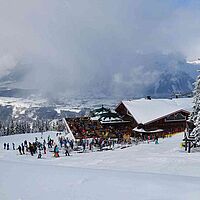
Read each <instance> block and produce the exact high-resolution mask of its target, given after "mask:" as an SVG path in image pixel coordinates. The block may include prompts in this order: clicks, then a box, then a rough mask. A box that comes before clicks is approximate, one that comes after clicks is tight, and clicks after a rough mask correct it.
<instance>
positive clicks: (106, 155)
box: [0, 132, 200, 200]
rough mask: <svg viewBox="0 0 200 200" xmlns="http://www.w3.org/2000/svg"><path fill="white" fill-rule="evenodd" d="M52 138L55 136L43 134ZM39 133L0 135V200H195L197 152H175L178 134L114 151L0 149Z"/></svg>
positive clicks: (199, 179) (199, 175)
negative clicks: (39, 153) (68, 152)
mask: <svg viewBox="0 0 200 200" xmlns="http://www.w3.org/2000/svg"><path fill="white" fill-rule="evenodd" d="M49 134H50V135H51V136H52V137H54V136H55V132H48V133H45V134H44V135H43V136H44V137H45V138H47V136H48V135H49ZM35 136H37V137H38V138H39V139H40V134H25V135H15V136H5V137H0V145H1V146H0V199H1V200H15V199H16V200H33V199H34V200H35V199H37V200H40V199H47V200H51V199H52V200H54V199H70V200H71V199H73V200H74V199H75V200H79V199H81V200H86V199H87V200H90V199H91V200H99V199H144V200H147V199H148V200H149V199H152V200H160V199H164V200H171V199H176V200H179V199H180V200H182V199H192V200H193V199H194V200H199V195H200V170H199V169H200V160H199V152H195V153H193V154H187V153H185V152H184V151H183V150H182V149H180V147H179V146H180V142H181V138H182V134H179V135H176V136H174V137H172V138H166V139H164V140H163V139H160V144H159V145H155V144H154V143H150V144H139V145H136V146H132V147H129V148H126V149H116V150H114V151H105V152H93V153H83V154H77V153H73V154H72V156H70V157H65V156H64V155H62V154H61V157H60V158H53V157H52V153H48V154H47V156H45V157H44V158H43V159H40V160H39V159H37V156H33V157H32V156H30V155H23V156H20V155H18V152H17V151H12V150H9V151H7V150H3V149H2V146H3V143H4V142H10V143H11V142H15V143H16V146H17V144H21V143H22V142H23V141H24V140H25V139H27V140H28V141H33V140H34V138H35Z"/></svg>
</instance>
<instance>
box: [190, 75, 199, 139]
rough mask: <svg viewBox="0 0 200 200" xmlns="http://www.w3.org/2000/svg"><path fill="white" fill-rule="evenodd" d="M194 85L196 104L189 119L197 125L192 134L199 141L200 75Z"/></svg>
mask: <svg viewBox="0 0 200 200" xmlns="http://www.w3.org/2000/svg"><path fill="white" fill-rule="evenodd" d="M194 86H195V87H194V91H193V95H194V100H193V103H194V106H193V111H192V113H191V115H190V119H189V120H190V122H192V123H193V124H194V125H195V128H194V129H193V131H192V132H191V134H190V135H193V136H195V139H196V141H198V140H199V138H200V76H198V77H197V80H196V82H195V83H194Z"/></svg>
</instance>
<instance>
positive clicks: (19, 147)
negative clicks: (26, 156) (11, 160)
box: [17, 145, 22, 155]
mask: <svg viewBox="0 0 200 200" xmlns="http://www.w3.org/2000/svg"><path fill="white" fill-rule="evenodd" d="M17 149H18V150H19V153H20V155H22V148H21V146H20V145H19V146H18V148H17Z"/></svg>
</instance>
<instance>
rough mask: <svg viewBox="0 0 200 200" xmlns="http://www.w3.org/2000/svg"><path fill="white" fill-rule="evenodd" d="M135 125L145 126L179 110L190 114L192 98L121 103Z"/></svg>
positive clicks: (139, 100) (140, 100)
mask: <svg viewBox="0 0 200 200" xmlns="http://www.w3.org/2000/svg"><path fill="white" fill-rule="evenodd" d="M122 103H123V104H124V106H125V107H126V108H127V110H128V111H129V113H130V114H131V115H132V116H133V118H134V119H135V120H136V121H137V123H138V124H139V123H142V124H146V123H149V122H152V121H154V120H156V119H159V118H162V117H164V116H167V115H169V114H171V113H175V112H177V111H179V110H184V111H187V112H190V109H189V108H190V107H191V109H192V98H183V99H151V100H147V99H138V100H130V101H122Z"/></svg>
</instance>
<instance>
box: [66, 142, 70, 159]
mask: <svg viewBox="0 0 200 200" xmlns="http://www.w3.org/2000/svg"><path fill="white" fill-rule="evenodd" d="M69 147H70V143H69V142H67V143H66V146H65V155H66V156H70V154H69Z"/></svg>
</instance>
